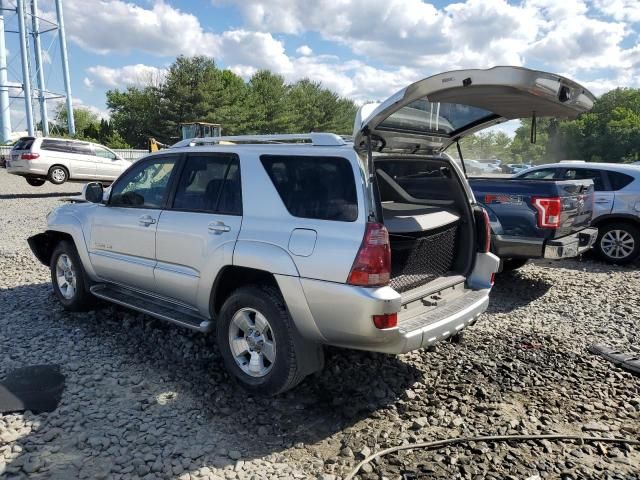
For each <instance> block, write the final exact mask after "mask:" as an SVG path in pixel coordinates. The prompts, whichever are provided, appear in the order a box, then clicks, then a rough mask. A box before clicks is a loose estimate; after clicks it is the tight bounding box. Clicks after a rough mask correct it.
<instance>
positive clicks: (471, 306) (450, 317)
mask: <svg viewBox="0 0 640 480" xmlns="http://www.w3.org/2000/svg"><path fill="white" fill-rule="evenodd" d="M461 278H462V277H461ZM301 283H302V286H303V290H304V293H305V297H306V299H307V302H308V305H309V310H310V313H311V315H312V317H313V321H314V323H315V325H316V326H317V328H318V330H319V331H320V332H321V334H322V337H323V338H324V341H325V343H327V344H329V345H334V346H338V347H345V348H354V349H359V350H368V351H374V352H383V353H392V354H398V353H406V352H409V351H412V350H416V349H419V348H422V347H427V346H430V345H433V344H435V343H437V342H439V341H441V340H444V339H446V338H448V337H450V336H452V335H455V334H456V333H458V332H459V331H461V330H462V329H463V328H465V327H466V326H468V325H471V324H473V323H475V321H476V320H477V318H478V317H479V316H480V314H482V312H484V311H485V310H486V308H487V305H488V304H489V292H490V288H486V289H476V290H473V289H468V288H466V287H465V282H464V279H463V278H462V281H457V282H456V283H455V284H449V285H443V286H442V287H441V288H439V289H436V290H428V291H425V292H424V294H421V295H419V297H420V298H418V297H416V298H410V299H409V298H402V297H401V296H400V295H399V294H398V293H397V292H396V291H395V290H393V289H392V288H390V287H381V288H373V289H371V288H361V287H354V286H350V285H345V284H336V283H331V282H323V281H318V280H309V279H301ZM452 283H453V282H452ZM396 312H398V326H397V327H394V328H389V329H384V330H381V329H377V328H376V327H375V325H374V323H373V319H372V316H373V315H381V314H384V313H396ZM294 321H296V319H295V318H294ZM296 323H297V322H296Z"/></svg>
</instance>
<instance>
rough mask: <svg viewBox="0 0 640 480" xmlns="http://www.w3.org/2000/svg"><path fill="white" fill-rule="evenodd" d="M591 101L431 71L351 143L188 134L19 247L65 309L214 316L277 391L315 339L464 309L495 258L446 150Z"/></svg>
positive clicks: (543, 84)
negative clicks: (469, 137) (513, 121)
mask: <svg viewBox="0 0 640 480" xmlns="http://www.w3.org/2000/svg"><path fill="white" fill-rule="evenodd" d="M568 96H570V99H568V98H567V97H568ZM427 98H428V99H429V100H427ZM490 99H493V101H491V100H490ZM592 100H593V97H592V96H590V94H588V93H585V90H584V89H583V88H582V87H580V86H579V85H577V84H575V83H573V82H571V81H569V80H567V79H565V78H562V77H558V76H556V75H551V74H546V73H543V72H535V71H531V70H525V69H521V68H508V67H499V68H495V69H491V70H468V71H462V72H450V73H446V74H441V75H436V76H434V77H430V78H428V79H425V80H422V81H420V82H417V83H415V84H413V85H411V86H409V87H407V88H406V89H404V90H402V91H400V92H398V93H397V94H396V95H395V96H393V97H392V98H391V99H389V100H388V101H386V102H384V103H382V104H380V105H365V106H363V107H362V108H361V110H360V112H359V113H358V116H357V118H356V123H355V135H354V141H353V143H351V142H347V141H345V140H344V139H343V138H341V137H339V136H337V135H334V134H330V133H313V134H307V135H272V136H255V137H247V136H245V137H242V136H240V137H218V138H204V139H192V140H187V141H183V142H180V143H178V144H176V145H174V147H172V148H170V149H167V150H163V151H161V152H158V153H157V154H153V155H150V156H148V157H146V158H144V159H142V160H139V161H138V162H136V163H135V164H134V165H133V166H132V167H131V168H130V169H129V170H127V171H126V172H125V173H123V174H122V175H121V176H120V178H118V179H117V180H116V181H115V182H114V184H113V185H112V186H111V188H110V189H109V190H108V191H103V189H102V186H101V185H100V184H98V183H91V184H89V185H87V186H86V187H85V192H84V196H85V199H86V200H87V203H76V204H69V205H64V206H61V207H58V208H57V209H56V210H54V211H53V212H52V213H51V214H50V215H49V216H48V228H47V231H46V232H44V233H41V234H38V235H36V236H34V237H31V238H30V239H29V244H30V246H31V249H32V250H33V252H34V254H35V255H36V256H37V258H38V259H39V260H40V261H41V262H42V263H44V264H45V265H48V266H50V268H51V280H52V283H53V289H54V292H55V294H56V296H57V297H58V299H59V301H60V302H61V303H62V304H63V305H64V306H65V308H67V309H70V310H80V309H84V308H87V307H89V306H90V305H91V304H92V301H93V299H94V297H98V298H101V299H104V300H107V301H110V302H113V303H117V304H120V305H124V306H126V307H129V308H132V309H135V310H138V311H141V312H145V313H147V314H149V315H152V316H154V317H157V318H160V319H163V320H166V321H169V322H173V323H176V324H178V325H181V326H183V327H187V328H191V329H194V330H197V331H201V332H209V331H210V330H212V329H214V328H215V330H216V336H217V341H218V345H219V348H220V352H221V354H222V358H223V360H224V363H225V365H226V367H227V369H228V370H229V371H230V372H231V373H232V375H233V376H234V377H235V378H237V379H238V380H239V381H240V382H241V383H242V385H244V386H245V387H246V388H248V389H250V390H252V391H255V392H258V393H264V394H275V393H278V392H282V391H284V390H286V389H288V388H291V387H293V386H294V385H296V384H297V383H298V382H299V381H300V380H302V379H303V378H304V377H305V376H306V375H308V374H309V373H311V372H314V371H316V370H318V369H320V368H322V365H323V350H322V346H323V345H336V346H341V347H347V348H357V349H363V350H370V351H377V352H386V353H403V352H408V351H411V350H415V349H418V348H422V347H426V346H430V345H433V344H434V343H436V342H438V341H441V340H443V339H446V338H449V337H451V336H454V335H456V334H457V333H458V332H460V331H461V330H462V329H463V328H465V327H466V326H468V325H471V324H472V323H474V322H475V321H476V319H477V318H478V317H479V315H480V314H481V313H482V312H483V311H484V310H485V309H486V308H487V305H488V302H489V292H490V290H491V286H492V284H493V276H494V273H495V272H496V271H497V269H498V265H499V260H498V258H497V257H496V256H495V255H493V254H491V253H490V252H489V248H490V245H489V238H490V226H489V220H488V217H487V214H486V212H485V211H484V210H483V209H482V208H480V207H479V206H478V205H477V204H476V203H475V200H474V198H473V194H472V192H471V190H470V188H469V185H468V183H467V181H466V179H465V178H464V175H463V173H462V171H461V170H460V168H459V167H458V166H457V165H455V164H454V163H453V162H452V161H451V159H450V157H448V156H447V155H442V150H443V149H444V148H446V147H447V146H448V145H450V144H451V143H453V142H454V141H455V140H456V139H457V138H460V137H461V136H464V134H465V133H467V132H468V131H474V130H476V129H478V128H479V126H480V125H482V124H493V123H495V122H496V121H498V120H500V119H504V118H506V117H508V118H512V117H514V116H527V115H530V114H531V112H532V111H535V112H536V114H537V115H538V116H547V115H553V116H556V115H558V114H562V116H575V115H576V114H578V113H580V112H582V111H584V110H585V109H588V108H590V106H591V103H592ZM432 102H435V103H432ZM492 104H493V107H492ZM489 108H495V110H493V111H492V110H488V109H489ZM436 112H439V113H436Z"/></svg>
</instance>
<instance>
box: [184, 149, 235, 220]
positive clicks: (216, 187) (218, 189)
mask: <svg viewBox="0 0 640 480" xmlns="http://www.w3.org/2000/svg"><path fill="white" fill-rule="evenodd" d="M241 198H242V195H241V189H240V168H239V165H238V158H237V156H236V155H231V154H191V155H188V156H187V160H186V161H185V166H184V169H183V170H182V174H181V175H180V180H179V181H178V187H177V189H176V194H175V197H174V199H173V208H174V209H177V210H190V211H195V212H209V213H214V212H219V213H227V214H231V215H240V214H241V213H242V200H241Z"/></svg>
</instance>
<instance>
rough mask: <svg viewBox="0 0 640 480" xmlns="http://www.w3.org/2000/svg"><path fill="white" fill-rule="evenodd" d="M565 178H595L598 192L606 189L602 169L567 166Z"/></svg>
mask: <svg viewBox="0 0 640 480" xmlns="http://www.w3.org/2000/svg"><path fill="white" fill-rule="evenodd" d="M563 178H564V179H565V180H593V188H594V190H595V191H596V192H602V191H604V190H606V188H605V186H604V181H603V178H602V171H601V170H594V169H592V168H567V170H566V171H565V172H564V175H563Z"/></svg>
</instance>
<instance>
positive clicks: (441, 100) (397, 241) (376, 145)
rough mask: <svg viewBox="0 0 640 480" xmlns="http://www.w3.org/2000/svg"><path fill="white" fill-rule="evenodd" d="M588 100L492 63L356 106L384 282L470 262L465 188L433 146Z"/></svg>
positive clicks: (457, 269) (566, 86) (550, 78)
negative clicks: (384, 247)
mask: <svg viewBox="0 0 640 480" xmlns="http://www.w3.org/2000/svg"><path fill="white" fill-rule="evenodd" d="M594 100H595V97H594V96H593V95H592V94H591V93H590V92H589V91H587V90H586V89H585V88H583V87H582V86H580V85H579V84H577V83H575V82H573V81H571V80H569V79H567V78H564V77H561V76H558V75H554V74H551V73H545V72H540V71H535V70H529V69H525V68H520V67H495V68H491V69H488V70H461V71H455V72H447V73H441V74H438V75H434V76H432V77H429V78H426V79H424V80H420V81H418V82H416V83H413V84H411V85H409V86H408V87H406V88H404V89H403V90H400V91H399V92H397V93H396V94H395V95H393V96H391V97H390V98H388V99H387V100H386V101H384V102H382V103H380V104H367V105H363V106H362V107H361V108H360V110H359V111H358V114H357V116H356V121H355V126H354V127H355V128H354V148H355V149H356V151H358V153H359V154H360V155H361V156H362V157H366V160H367V165H368V167H367V168H368V171H369V174H370V175H369V179H370V188H371V190H370V194H371V203H372V205H376V207H375V208H373V210H374V211H375V212H376V213H375V214H374V213H372V215H375V216H376V217H377V218H378V220H379V221H384V224H385V226H386V227H387V229H388V230H389V236H390V243H391V250H392V256H391V259H392V274H391V285H392V286H393V287H394V288H395V289H396V290H398V291H400V292H408V291H409V290H413V289H417V288H419V287H421V286H423V285H425V284H428V283H430V282H435V280H436V279H441V278H442V277H450V278H454V277H458V278H459V277H460V276H461V275H466V274H467V273H468V272H469V270H470V267H472V265H473V258H474V252H475V251H476V250H477V249H476V247H477V245H476V244H475V243H476V242H477V240H476V239H477V238H478V237H477V236H476V233H475V227H474V225H475V223H474V215H473V212H472V210H471V206H470V203H469V197H470V196H472V195H473V194H472V193H471V190H470V189H469V188H468V185H465V183H464V182H463V181H462V179H461V178H460V177H461V175H460V172H458V170H457V167H455V166H454V165H453V164H452V163H451V161H450V159H448V158H446V156H441V155H440V153H441V152H443V151H444V150H445V149H446V148H447V147H448V146H450V145H451V144H452V143H454V142H456V141H457V140H459V139H460V138H462V137H464V136H465V135H469V134H472V133H474V132H476V131H478V130H481V129H483V128H486V127H488V126H490V125H494V124H496V123H500V122H503V121H506V120H511V119H516V118H528V117H557V118H574V117H576V116H577V115H579V114H581V113H583V112H585V111H588V110H589V109H591V107H592V106H593V102H594ZM376 190H377V191H376ZM381 217H382V218H381ZM435 283H440V282H435ZM409 296H411V294H409ZM403 297H405V294H404V293H403Z"/></svg>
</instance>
